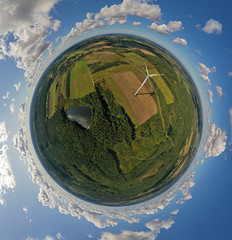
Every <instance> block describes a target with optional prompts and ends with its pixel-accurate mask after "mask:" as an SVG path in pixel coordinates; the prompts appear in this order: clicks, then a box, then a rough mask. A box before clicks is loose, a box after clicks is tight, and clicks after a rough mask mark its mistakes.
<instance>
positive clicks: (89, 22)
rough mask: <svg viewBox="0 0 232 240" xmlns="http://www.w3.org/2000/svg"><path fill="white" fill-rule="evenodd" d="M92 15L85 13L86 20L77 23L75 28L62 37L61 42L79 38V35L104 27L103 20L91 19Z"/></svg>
mask: <svg viewBox="0 0 232 240" xmlns="http://www.w3.org/2000/svg"><path fill="white" fill-rule="evenodd" d="M92 15H93V14H90V13H87V14H86V17H87V18H86V19H85V20H84V21H83V22H77V23H76V26H75V27H73V28H72V29H71V31H70V32H69V33H68V34H67V35H66V36H64V37H62V42H63V43H64V42H67V41H69V40H71V39H73V38H76V37H78V36H80V34H81V33H84V32H87V31H90V30H95V29H97V28H99V27H104V26H105V22H104V21H103V20H96V19H92Z"/></svg>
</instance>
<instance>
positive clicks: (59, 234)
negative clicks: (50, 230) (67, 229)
mask: <svg viewBox="0 0 232 240" xmlns="http://www.w3.org/2000/svg"><path fill="white" fill-rule="evenodd" d="M56 237H57V239H58V240H61V239H64V237H63V236H62V235H61V233H60V232H58V233H57V234H56Z"/></svg>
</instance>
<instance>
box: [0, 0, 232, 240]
mask: <svg viewBox="0 0 232 240" xmlns="http://www.w3.org/2000/svg"><path fill="white" fill-rule="evenodd" d="M106 5H107V6H108V7H105V6H106ZM113 5H114V6H113ZM112 6H113V7H112ZM102 9H103V10H102ZM231 10H232V3H231V2H229V1H227V0H222V1H220V2H218V1H209V0H205V1H199V0H195V1H184V0H176V1H171V0H162V1H149V0H144V1H142V0H141V1H140V0H124V1H123V0H117V1H116V0H115V1H113V0H112V1H109V0H107V1H106V0H101V1H90V0H78V1H77V0H76V1H75V0H73V1H72V0H63V1H58V0H48V1H44V0H34V1H28V0H18V1H17V2H16V1H13V0H6V1H4V2H0V59H1V60H0V73H1V75H0V83H1V88H0V99H1V100H0V112H1V115H0V226H1V231H0V239H6V240H16V239H20V240H21V239H26V240H29V239H30V240H35V239H37V240H44V239H46V240H52V239H53V240H54V239H58V240H59V239H67V240H69V239H70V240H73V239H77V240H79V239H80V240H82V239H101V240H108V239H110V240H114V239H119V240H121V239H123V240H127V239H135V240H152V239H153V240H154V239H159V240H166V239H174V240H175V239H178V240H182V239H188V240H191V239H199V240H201V239H211V240H214V239H215V240H216V239H232V233H231V231H230V226H231V220H230V219H231V215H232V207H231V202H232V192H231V191H230V189H231V187H232V186H231V182H232V174H231V169H232V162H231V157H232V156H231V149H232V147H231V145H230V144H229V142H230V141H231V125H232V110H231V113H230V109H232V95H231V89H232V45H231V42H232V30H231V23H232V20H231ZM87 13H89V14H88V15H86V14H87ZM72 29H73V30H72ZM70 32H71V33H70ZM114 32H122V33H124V32H126V33H132V34H135V35H138V36H143V37H146V38H148V39H150V40H152V41H154V42H156V43H158V44H160V45H161V46H163V47H165V48H166V49H168V50H169V51H170V52H171V53H172V54H174V55H175V56H176V57H177V58H178V59H179V60H180V61H181V62H182V64H183V65H184V66H185V67H186V69H187V70H188V71H189V73H190V74H191V75H192V77H193V79H194V82H195V84H196V86H197V88H198V91H199V93H200V95H201V99H202V104H203V106H204V124H205V125H204V126H205V131H204V135H203V141H202V143H201V146H200V149H199V154H198V155H197V156H196V159H195V160H194V163H193V165H192V166H191V168H190V169H189V170H188V172H186V174H185V176H184V177H183V178H182V179H181V180H180V181H179V182H178V183H177V184H176V185H175V186H173V187H172V189H169V191H167V192H166V193H164V194H162V195H161V196H159V197H158V198H156V199H153V200H151V202H148V203H146V204H144V205H143V204H142V205H138V206H135V207H133V208H130V209H108V208H104V207H98V206H91V205H88V204H87V205H86V204H85V203H83V202H80V201H76V202H75V201H74V200H73V199H72V198H71V197H70V196H69V195H68V194H65V193H64V192H62V189H59V188H56V187H55V188H54V187H53V184H54V183H53V182H52V181H51V180H50V179H49V178H48V177H47V175H46V173H45V172H44V171H43V169H41V168H40V166H39V164H38V161H36V159H35V158H33V149H31V145H30V143H28V142H27V140H28V141H29V139H28V132H27V130H28V129H27V126H28V122H27V116H28V107H29V106H30V101H29V100H30V96H31V95H32V94H33V88H34V86H35V84H36V82H37V81H38V79H39V76H40V74H41V72H42V71H43V69H44V68H45V67H46V66H47V64H48V63H49V61H51V59H54V58H55V56H56V55H57V54H58V53H59V52H62V51H63V50H64V49H65V48H66V47H68V46H70V45H72V44H73V43H75V42H77V41H80V39H84V38H86V37H89V36H94V35H98V34H102V33H114ZM48 50H49V51H48ZM45 57H47V60H46V59H45ZM41 64H43V65H41ZM27 96H29V97H27ZM28 99H29V100H28ZM23 103H26V104H25V105H23ZM19 113H20V114H19ZM19 115H20V116H21V115H22V116H24V118H22V117H21V118H20V117H19ZM27 147H29V150H28V149H27ZM31 154H32V155H31ZM31 156H32V157H31ZM60 194H61V196H62V198H61V199H58V197H59V195H60Z"/></svg>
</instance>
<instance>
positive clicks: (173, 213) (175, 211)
mask: <svg viewBox="0 0 232 240" xmlns="http://www.w3.org/2000/svg"><path fill="white" fill-rule="evenodd" d="M178 212H179V209H176V210H174V211H172V212H170V214H172V215H176V214H178Z"/></svg>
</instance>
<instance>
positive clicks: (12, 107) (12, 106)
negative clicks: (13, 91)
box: [10, 103, 15, 113]
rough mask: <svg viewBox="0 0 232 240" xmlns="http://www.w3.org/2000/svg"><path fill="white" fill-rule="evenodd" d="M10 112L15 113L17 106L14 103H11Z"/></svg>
mask: <svg viewBox="0 0 232 240" xmlns="http://www.w3.org/2000/svg"><path fill="white" fill-rule="evenodd" d="M10 111H11V113H13V112H14V111H15V105H14V103H11V105H10Z"/></svg>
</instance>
